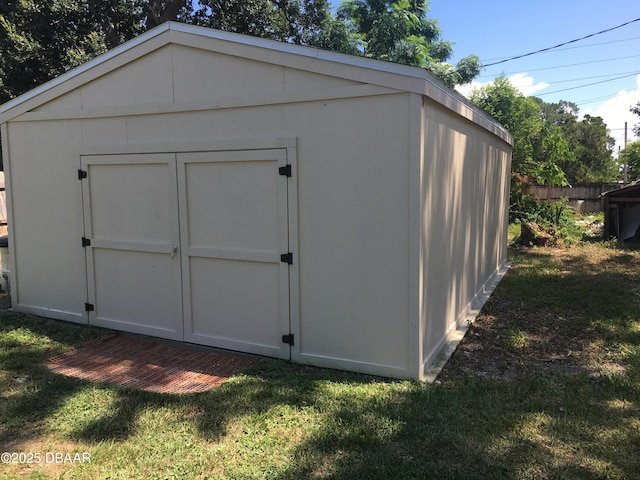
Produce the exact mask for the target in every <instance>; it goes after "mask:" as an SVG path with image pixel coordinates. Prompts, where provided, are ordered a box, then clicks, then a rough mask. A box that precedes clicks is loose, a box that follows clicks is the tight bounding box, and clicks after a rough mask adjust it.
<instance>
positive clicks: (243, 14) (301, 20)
mask: <svg viewBox="0 0 640 480" xmlns="http://www.w3.org/2000/svg"><path fill="white" fill-rule="evenodd" d="M188 21H189V23H194V24H196V25H202V26H207V27H211V28H217V29H220V30H225V31H228V32H236V33H243V34H247V35H253V36H256V37H264V38H270V39H273V40H280V41H284V42H290V43H296V44H299V45H313V46H317V47H321V48H328V49H333V50H340V51H343V52H346V53H356V52H357V49H356V46H355V41H354V40H353V38H351V37H350V35H349V33H348V32H347V28H346V26H345V25H344V23H343V22H341V21H337V20H336V19H335V18H334V17H333V16H332V15H331V10H330V7H329V3H328V1H327V0H227V1H225V2H221V1H219V0H200V1H199V2H198V7H197V8H195V10H193V12H192V15H191V18H190V19H188Z"/></svg>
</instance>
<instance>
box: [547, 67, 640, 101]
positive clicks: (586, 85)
mask: <svg viewBox="0 0 640 480" xmlns="http://www.w3.org/2000/svg"><path fill="white" fill-rule="evenodd" d="M638 74H640V72H633V73H631V74H629V75H622V76H621V77H616V78H610V79H609V80H602V81H600V82H593V83H587V84H585V85H579V86H577V87H571V88H564V89H562V90H554V91H553V92H545V93H540V94H538V95H536V97H541V96H543V95H551V94H552V93H560V92H566V91H568V90H576V89H577V88H584V87H590V86H592V85H598V84H601V83H607V82H613V81H615V80H620V79H621V78H627V77H631V76H632V75H638Z"/></svg>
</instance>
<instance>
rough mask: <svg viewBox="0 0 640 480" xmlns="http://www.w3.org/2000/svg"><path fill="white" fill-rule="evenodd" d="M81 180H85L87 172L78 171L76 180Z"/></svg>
mask: <svg viewBox="0 0 640 480" xmlns="http://www.w3.org/2000/svg"><path fill="white" fill-rule="evenodd" d="M83 178H87V171H86V170H82V169H80V170H78V180H82V179H83Z"/></svg>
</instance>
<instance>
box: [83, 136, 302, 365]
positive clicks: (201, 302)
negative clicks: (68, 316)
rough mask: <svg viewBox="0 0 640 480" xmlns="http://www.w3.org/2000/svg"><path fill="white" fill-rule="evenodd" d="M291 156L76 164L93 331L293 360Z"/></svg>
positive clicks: (162, 157) (101, 158)
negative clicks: (289, 338)
mask: <svg viewBox="0 0 640 480" xmlns="http://www.w3.org/2000/svg"><path fill="white" fill-rule="evenodd" d="M286 165H287V150H286V149H266V150H232V151H216V152H188V153H158V154H155V153H154V154H151V153H149V154H147V153H145V154H127V155H87V156H82V157H81V172H86V173H81V176H85V175H86V178H84V179H83V180H82V182H83V183H82V185H83V186H82V192H83V212H84V232H85V238H83V244H84V245H85V249H86V264H87V311H88V313H87V315H88V322H89V323H90V324H92V325H97V326H103V327H107V328H113V329H116V330H122V331H128V332H133V333H140V334H146V335H151V336H156V337H161V338H166V339H173V340H184V341H188V342H192V343H198V344H202V345H211V346H216V347H221V348H228V349H233V350H239V351H245V352H251V353H257V354H261V355H268V356H273V357H280V358H289V357H290V346H289V345H288V344H285V343H283V341H282V340H283V335H287V334H289V333H290V331H291V325H290V308H289V305H290V299H289V264H288V263H286V262H284V261H283V260H286V259H287V258H286V256H285V257H284V258H283V257H282V255H283V254H285V253H288V252H289V221H288V182H289V179H288V177H287V176H286V174H285V175H282V174H281V173H283V172H282V171H281V170H282V169H281V167H285V169H284V172H285V173H286Z"/></svg>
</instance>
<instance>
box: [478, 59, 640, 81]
mask: <svg viewBox="0 0 640 480" xmlns="http://www.w3.org/2000/svg"><path fill="white" fill-rule="evenodd" d="M635 57H640V55H629V56H627V57H616V58H607V59H604V60H592V61H590V62H581V63H570V64H567V65H556V66H554V67H544V68H533V69H527V73H529V72H540V71H542V70H557V69H558V68H569V67H577V66H579V65H591V64H593V63H604V62H613V61H616V60H627V59H629V58H635ZM516 73H522V71H521V70H520V71H518V72H509V73H505V74H504V75H513V74H516ZM488 77H495V75H479V76H478V77H477V78H488Z"/></svg>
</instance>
